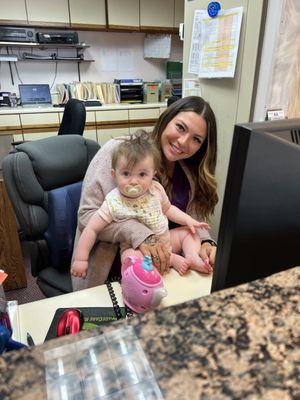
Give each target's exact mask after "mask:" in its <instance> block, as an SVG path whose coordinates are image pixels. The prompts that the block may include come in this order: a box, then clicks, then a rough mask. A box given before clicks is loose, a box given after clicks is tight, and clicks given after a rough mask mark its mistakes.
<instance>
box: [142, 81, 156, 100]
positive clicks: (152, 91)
mask: <svg viewBox="0 0 300 400" xmlns="http://www.w3.org/2000/svg"><path fill="white" fill-rule="evenodd" d="M143 90H144V103H157V102H158V101H159V82H145V83H144V89H143Z"/></svg>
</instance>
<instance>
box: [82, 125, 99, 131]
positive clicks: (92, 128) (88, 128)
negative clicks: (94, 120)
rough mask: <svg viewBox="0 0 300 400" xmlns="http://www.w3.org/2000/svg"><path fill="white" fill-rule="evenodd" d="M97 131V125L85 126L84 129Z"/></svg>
mask: <svg viewBox="0 0 300 400" xmlns="http://www.w3.org/2000/svg"><path fill="white" fill-rule="evenodd" d="M96 129H97V127H96V125H95V124H93V125H88V124H85V127H84V130H85V131H96Z"/></svg>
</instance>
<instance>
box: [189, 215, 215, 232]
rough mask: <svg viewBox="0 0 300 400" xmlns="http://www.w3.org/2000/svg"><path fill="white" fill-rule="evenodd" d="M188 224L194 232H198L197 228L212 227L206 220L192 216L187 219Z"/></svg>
mask: <svg viewBox="0 0 300 400" xmlns="http://www.w3.org/2000/svg"><path fill="white" fill-rule="evenodd" d="M186 224H187V226H188V227H189V229H190V231H191V232H192V233H196V229H195V228H203V229H210V226H209V225H208V224H207V223H206V222H199V221H197V220H196V219H194V218H192V217H189V218H188V219H187V221H186Z"/></svg>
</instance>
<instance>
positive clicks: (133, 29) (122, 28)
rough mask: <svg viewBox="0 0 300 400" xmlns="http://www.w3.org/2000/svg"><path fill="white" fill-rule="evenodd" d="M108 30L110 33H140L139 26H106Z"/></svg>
mask: <svg viewBox="0 0 300 400" xmlns="http://www.w3.org/2000/svg"><path fill="white" fill-rule="evenodd" d="M107 28H108V30H110V31H118V32H119V31H130V32H140V27H139V26H129V25H112V24H108V27H107Z"/></svg>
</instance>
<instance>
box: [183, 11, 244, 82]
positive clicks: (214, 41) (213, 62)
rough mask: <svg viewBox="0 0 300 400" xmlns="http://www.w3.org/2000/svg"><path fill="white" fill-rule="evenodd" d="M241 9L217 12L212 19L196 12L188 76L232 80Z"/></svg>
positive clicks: (202, 12) (237, 46) (205, 14)
mask: <svg viewBox="0 0 300 400" xmlns="http://www.w3.org/2000/svg"><path fill="white" fill-rule="evenodd" d="M242 16H243V7H236V8H230V9H227V10H222V11H219V14H218V16H217V17H215V18H211V17H209V16H208V14H207V11H206V10H195V13H194V23H193V32H192V40H191V47H190V57H189V65H188V72H190V73H194V74H198V76H199V78H233V77H234V72H235V67H236V59H237V53H238V48H239V38H240V30H241V23H242Z"/></svg>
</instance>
